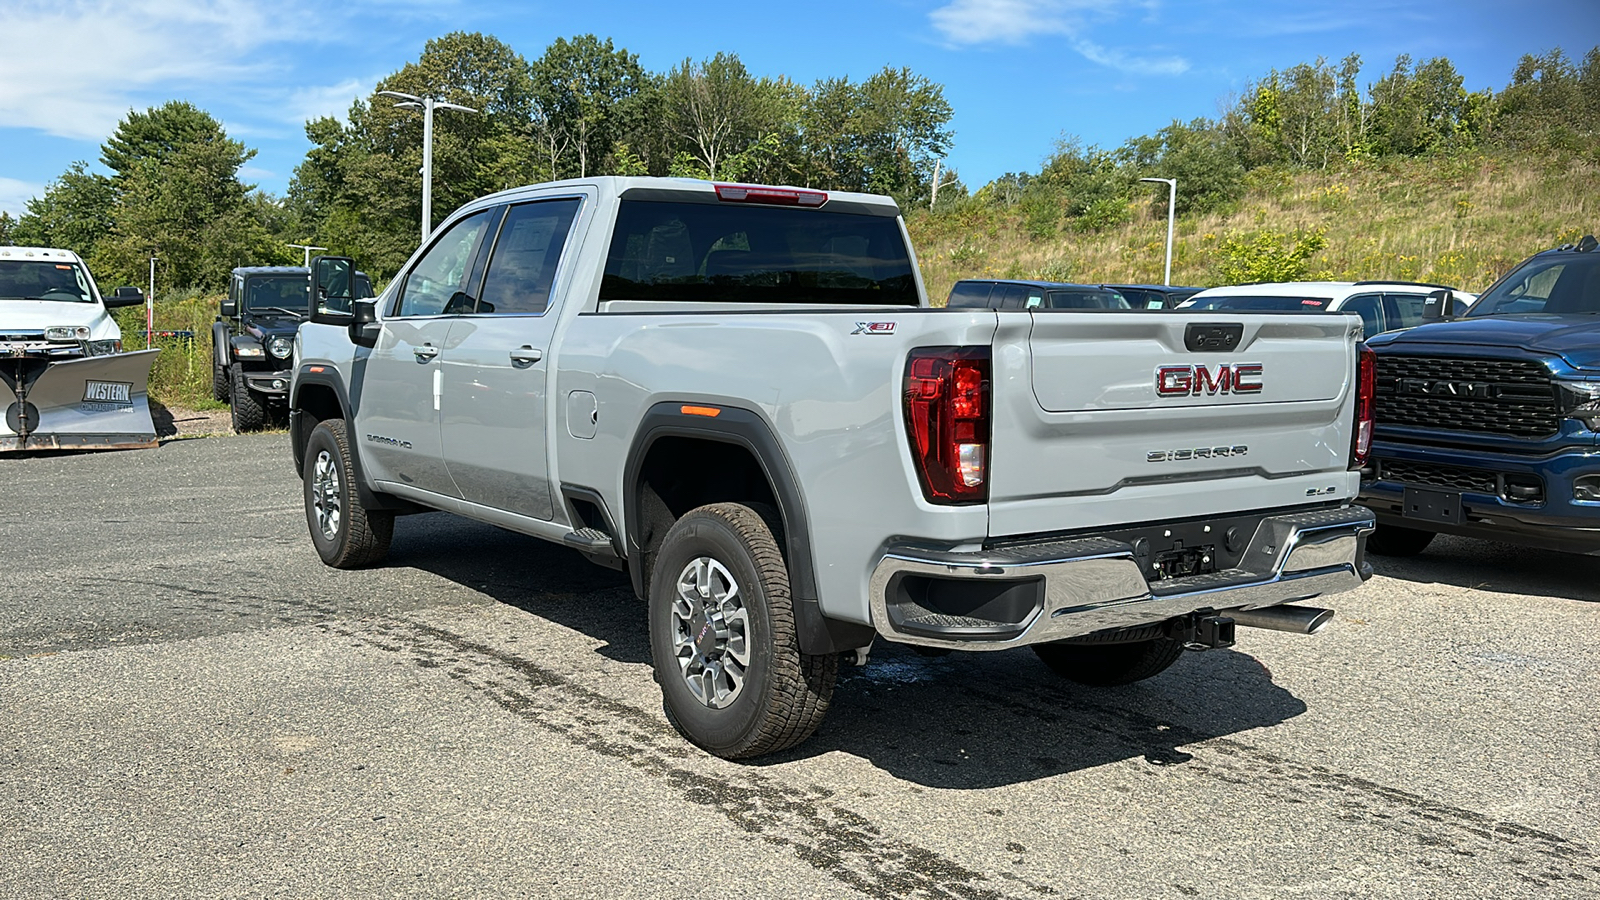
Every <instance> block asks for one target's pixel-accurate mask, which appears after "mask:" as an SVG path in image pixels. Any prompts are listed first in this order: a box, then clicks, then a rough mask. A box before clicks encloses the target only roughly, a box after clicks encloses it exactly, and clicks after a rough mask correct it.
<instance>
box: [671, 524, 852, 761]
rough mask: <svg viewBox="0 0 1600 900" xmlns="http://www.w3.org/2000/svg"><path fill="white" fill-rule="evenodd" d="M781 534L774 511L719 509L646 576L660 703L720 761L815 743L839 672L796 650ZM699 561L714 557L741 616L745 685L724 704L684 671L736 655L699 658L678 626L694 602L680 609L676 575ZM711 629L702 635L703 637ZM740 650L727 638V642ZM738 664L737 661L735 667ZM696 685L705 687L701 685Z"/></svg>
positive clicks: (829, 658)
mask: <svg viewBox="0 0 1600 900" xmlns="http://www.w3.org/2000/svg"><path fill="white" fill-rule="evenodd" d="M782 533H783V531H782V526H781V524H780V523H779V520H778V518H777V515H776V513H774V512H773V511H772V510H771V509H768V508H764V507H751V506H744V505H741V504H738V503H715V504H712V505H709V506H702V507H700V508H698V509H695V510H692V511H690V512H689V513H688V514H686V515H684V516H683V518H681V519H679V520H678V521H677V522H676V523H675V524H674V525H673V526H672V530H670V531H668V532H667V536H666V539H665V540H664V541H662V543H661V549H660V551H658V552H657V553H656V561H655V570H654V572H653V574H652V577H651V579H650V648H651V658H652V660H653V661H654V665H655V673H656V681H657V682H658V683H659V684H660V685H661V694H662V705H663V706H664V708H665V709H666V713H667V718H668V719H669V720H670V721H671V722H672V724H673V725H674V726H675V727H676V728H677V729H678V731H679V732H680V733H682V734H683V736H684V737H686V738H688V739H689V740H690V741H691V742H693V743H694V744H696V745H697V746H699V747H701V748H703V749H705V750H706V751H707V752H710V753H713V754H715V755H717V756H720V757H722V758H723V759H749V758H751V757H754V756H760V755H762V754H764V753H773V752H776V751H779V750H785V749H788V748H789V747H793V746H794V745H796V744H798V743H800V742H801V741H804V740H805V739H806V738H808V737H810V736H811V735H812V733H813V732H815V731H816V730H817V726H819V725H821V724H822V719H823V717H824V716H825V715H826V714H827V712H828V702H829V701H830V700H831V699H832V697H833V686H834V682H835V681H836V680H837V679H838V676H839V657H838V654H833V653H830V654H824V655H821V656H812V655H809V654H805V653H802V652H800V640H799V637H798V634H797V632H796V629H795V620H794V608H793V604H792V603H791V601H790V598H789V570H788V567H787V566H786V565H785V564H784V560H783V553H782V551H781V550H780V549H779V548H780V547H781V546H782V544H781V537H782ZM703 559H708V560H711V561H714V562H715V563H716V564H717V565H720V566H721V567H722V569H723V573H724V574H726V575H728V576H731V578H732V581H733V582H734V583H735V584H736V585H737V587H738V593H737V597H738V598H739V601H740V608H741V610H742V613H743V622H742V627H743V644H742V646H743V647H744V649H745V653H746V656H747V658H748V665H746V666H744V668H743V669H742V672H743V680H742V682H741V685H742V686H741V687H740V688H739V689H738V690H737V691H736V692H730V694H729V697H728V699H726V700H724V701H722V702H725V703H726V705H724V706H721V707H720V708H719V707H714V706H713V705H712V704H711V703H709V702H703V701H702V700H701V699H699V697H698V696H697V694H696V689H695V688H691V686H690V677H689V674H686V673H694V672H696V671H700V670H697V669H696V666H700V665H702V664H703V663H704V662H705V661H706V660H710V659H717V660H719V661H723V662H726V661H728V660H730V659H731V658H732V656H731V650H717V649H713V650H712V651H710V653H707V654H704V655H702V653H701V650H700V647H698V646H697V645H696V644H695V643H693V642H694V640H695V638H694V637H693V636H692V635H690V633H689V629H688V628H687V627H684V628H680V623H684V622H687V621H692V620H686V619H684V618H682V610H683V609H684V608H685V607H687V606H688V605H689V604H688V601H687V600H686V601H685V606H679V607H678V610H679V612H677V613H675V612H674V608H675V605H676V604H678V601H679V580H680V576H686V575H688V574H689V573H690V572H691V564H692V563H695V562H697V561H700V560H703ZM686 596H687V595H686ZM708 627H709V626H703V627H701V628H700V629H699V631H698V634H699V636H700V638H701V639H702V640H703V639H704V638H705V636H706V634H707V633H708V632H707V628H708ZM730 627H732V628H733V631H731V632H726V633H737V632H738V627H737V626H730ZM719 630H720V629H719ZM715 633H716V632H712V635H713V640H715ZM680 635H681V636H683V637H684V638H686V639H687V641H688V642H689V643H686V644H684V645H682V646H683V650H684V651H685V653H686V657H685V658H686V660H687V665H685V664H681V663H680V661H679V657H678V648H679V646H680V642H679V641H678V640H677V638H678V637H679V636H680ZM735 645H736V644H735V642H734V641H733V640H732V639H730V640H729V641H728V643H727V645H726V646H727V647H729V648H731V647H733V646H735ZM719 654H720V655H719ZM736 663H737V660H736V659H734V660H732V662H731V663H729V665H730V666H731V665H733V664H736ZM700 689H701V690H702V691H704V690H707V689H708V686H707V685H705V684H704V682H702V683H701V685H700Z"/></svg>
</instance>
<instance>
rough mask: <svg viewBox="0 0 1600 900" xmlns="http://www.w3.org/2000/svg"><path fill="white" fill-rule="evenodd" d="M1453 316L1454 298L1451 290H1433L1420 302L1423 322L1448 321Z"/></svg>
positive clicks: (1454, 314)
mask: <svg viewBox="0 0 1600 900" xmlns="http://www.w3.org/2000/svg"><path fill="white" fill-rule="evenodd" d="M1455 317H1456V311H1455V298H1454V296H1453V294H1452V292H1451V291H1445V290H1439V291H1434V292H1432V293H1430V294H1429V295H1428V299H1427V300H1424V301H1423V303H1422V321H1423V322H1448V321H1450V320H1451V319H1454V318H1455Z"/></svg>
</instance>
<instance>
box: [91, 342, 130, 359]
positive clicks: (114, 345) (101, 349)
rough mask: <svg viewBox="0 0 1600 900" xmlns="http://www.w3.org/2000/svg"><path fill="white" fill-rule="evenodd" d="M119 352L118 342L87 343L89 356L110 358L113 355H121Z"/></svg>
mask: <svg viewBox="0 0 1600 900" xmlns="http://www.w3.org/2000/svg"><path fill="white" fill-rule="evenodd" d="M121 352H122V342H121V341H119V340H110V341H90V342H89V355H90V356H110V355H111V354H113V353H121Z"/></svg>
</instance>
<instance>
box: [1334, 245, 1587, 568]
mask: <svg viewBox="0 0 1600 900" xmlns="http://www.w3.org/2000/svg"><path fill="white" fill-rule="evenodd" d="M1443 309H1444V306H1443V304H1442V303H1441V302H1439V301H1438V300H1437V299H1431V300H1430V310H1429V313H1427V314H1425V317H1426V318H1429V319H1432V320H1433V321H1429V322H1427V323H1426V324H1423V325H1421V326H1419V327H1417V328H1413V329H1411V330H1409V331H1401V332H1394V333H1390V334H1383V335H1379V336H1377V337H1374V338H1372V339H1371V340H1370V341H1369V342H1368V343H1369V345H1370V346H1371V348H1372V349H1373V351H1375V352H1376V354H1377V392H1376V397H1375V405H1376V409H1375V417H1374V418H1375V435H1374V439H1373V445H1372V453H1371V456H1370V458H1369V463H1368V468H1367V469H1366V470H1365V471H1364V472H1363V480H1362V487H1361V502H1362V503H1363V504H1365V505H1367V506H1368V507H1370V508H1371V509H1372V510H1373V511H1374V512H1375V513H1377V519H1378V529H1377V531H1376V532H1374V533H1373V534H1372V536H1371V537H1370V538H1369V539H1368V541H1367V549H1369V550H1371V551H1373V552H1374V553H1379V554H1385V555H1390V556H1410V555H1412V554H1416V553H1420V552H1422V550H1423V549H1424V548H1426V547H1427V546H1428V543H1429V542H1430V541H1432V540H1433V536H1434V535H1435V534H1438V533H1444V534H1456V535H1464V536H1466V537H1476V538H1487V539H1491V540H1497V541H1508V542H1511V543H1516V544H1526V545H1530V546H1535V547H1545V548H1548V549H1552V550H1563V551H1569V552H1573V553H1587V554H1593V555H1600V251H1597V249H1596V241H1595V239H1594V238H1593V237H1592V236H1590V237H1585V238H1583V240H1581V241H1579V242H1578V243H1577V244H1568V245H1566V246H1563V247H1559V248H1557V249H1554V250H1547V251H1545V252H1543V253H1539V254H1537V255H1535V256H1533V257H1532V258H1531V259H1528V260H1527V261H1526V262H1524V263H1522V264H1521V265H1520V266H1518V267H1516V268H1515V269H1513V270H1512V271H1511V272H1510V273H1509V274H1507V275H1506V276H1505V277H1504V278H1501V279H1500V280H1499V281H1498V282H1496V283H1495V284H1494V285H1493V286H1492V287H1490V288H1489V290H1488V291H1486V292H1485V293H1484V294H1483V296H1482V297H1480V298H1479V299H1478V301H1477V302H1476V303H1475V304H1473V306H1472V308H1471V309H1470V310H1469V311H1468V312H1467V314H1466V315H1465V316H1464V317H1463V318H1460V319H1456V320H1453V321H1442V320H1441V319H1442V313H1443Z"/></svg>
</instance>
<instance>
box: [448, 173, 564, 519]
mask: <svg viewBox="0 0 1600 900" xmlns="http://www.w3.org/2000/svg"><path fill="white" fill-rule="evenodd" d="M583 200H584V197H583V195H581V194H580V195H570V194H569V195H566V196H552V197H549V198H544V199H539V200H535V201H532V202H528V203H519V204H516V205H514V206H511V207H510V208H509V209H508V210H507V211H506V214H505V218H504V220H503V221H502V223H501V225H500V229H499V233H498V235H496V236H494V237H493V239H492V249H491V251H490V254H489V258H488V260H489V261H488V266H487V268H486V269H485V271H484V276H483V286H482V289H481V291H479V292H478V303H477V307H476V308H475V309H474V310H473V311H472V312H471V313H470V314H468V315H463V316H461V317H459V318H457V319H455V321H454V324H453V325H452V326H451V329H450V337H449V342H448V346H447V347H446V349H445V351H444V355H443V358H442V375H441V377H442V378H443V391H442V393H443V400H442V420H441V427H442V435H443V437H442V440H443V451H444V458H445V460H446V467H447V468H448V469H449V472H450V476H451V478H452V479H453V480H454V482H455V484H456V486H457V488H459V489H460V491H461V498H462V499H463V500H468V501H470V502H473V503H478V504H482V505H484V506H488V507H492V508H494V509H501V510H505V511H507V512H513V513H517V514H519V515H524V516H531V517H534V518H538V519H549V518H551V516H552V515H553V512H554V502H553V499H552V498H553V491H552V490H551V485H550V471H549V457H548V452H547V450H546V443H547V441H546V431H545V423H546V420H547V414H546V406H547V399H548V397H547V394H548V390H549V387H550V385H549V377H548V375H547V372H548V369H549V361H548V359H547V357H548V356H549V354H550V341H551V336H552V334H553V332H554V329H555V324H556V315H555V310H553V309H552V308H551V298H552V296H554V295H555V292H556V291H557V290H558V289H559V286H558V280H559V278H560V277H561V274H562V273H561V266H560V263H561V258H562V250H563V247H564V246H575V245H576V240H575V239H573V238H572V233H573V224H574V222H575V220H576V219H577V217H578V213H579V210H580V208H581V206H582V204H583Z"/></svg>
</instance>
